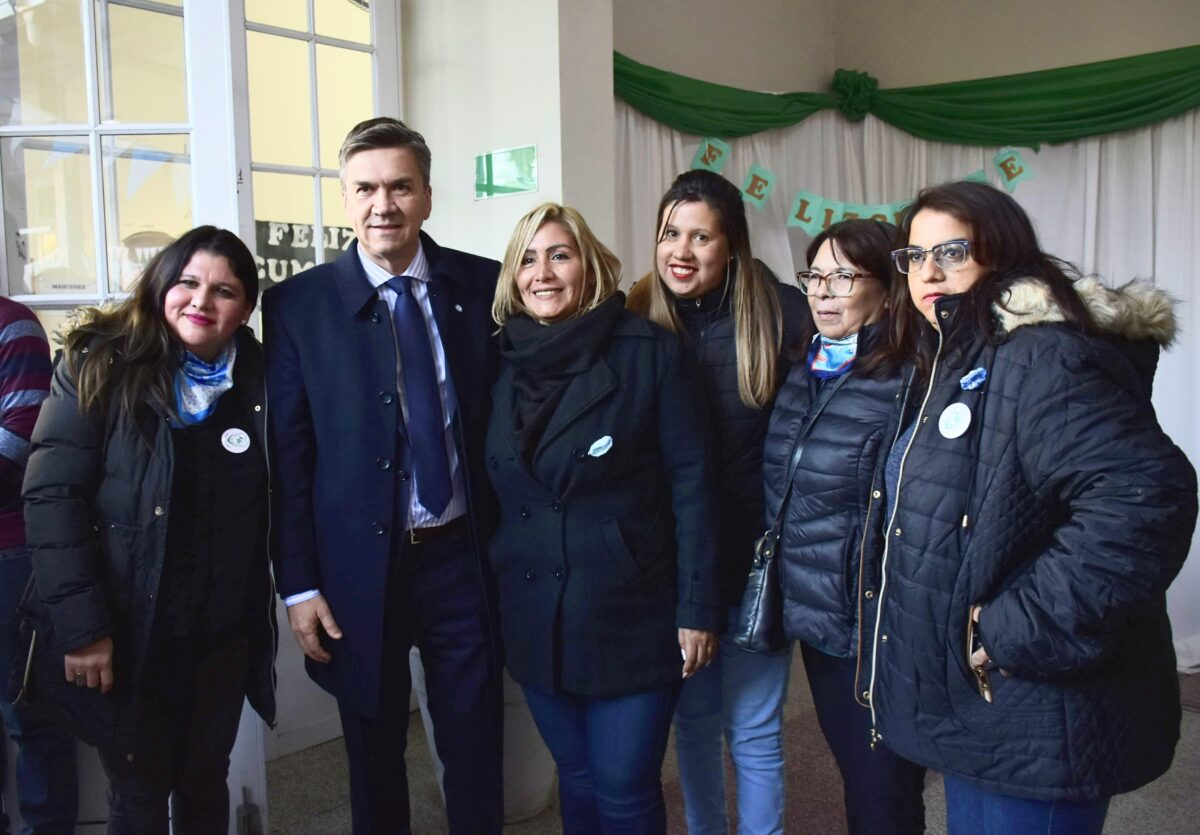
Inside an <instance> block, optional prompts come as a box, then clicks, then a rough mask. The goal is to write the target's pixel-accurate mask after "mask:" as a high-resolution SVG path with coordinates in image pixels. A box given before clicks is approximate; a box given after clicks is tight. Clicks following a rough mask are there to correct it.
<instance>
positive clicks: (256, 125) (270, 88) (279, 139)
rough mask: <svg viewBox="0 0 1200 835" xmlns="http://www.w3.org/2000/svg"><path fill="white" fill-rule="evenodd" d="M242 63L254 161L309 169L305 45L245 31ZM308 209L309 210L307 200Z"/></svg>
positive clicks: (309, 117) (309, 106)
mask: <svg viewBox="0 0 1200 835" xmlns="http://www.w3.org/2000/svg"><path fill="white" fill-rule="evenodd" d="M246 60H247V64H248V74H249V76H250V156H251V158H252V160H253V161H254V162H266V163H274V164H276V165H303V166H305V167H309V166H311V165H312V164H313V152H312V106H311V99H310V98H309V95H310V94H309V87H310V85H309V81H308V79H309V72H308V44H307V43H305V42H304V41H297V40H293V39H292V38H281V37H278V36H276V35H264V34H261V33H259V32H247V33H246ZM347 130H349V128H347ZM335 153H336V152H335ZM309 205H310V206H311V205H312V200H311V198H310V199H309ZM309 216H310V217H311V211H310V214H309Z"/></svg>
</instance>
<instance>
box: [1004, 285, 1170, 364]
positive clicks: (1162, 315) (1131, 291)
mask: <svg viewBox="0 0 1200 835" xmlns="http://www.w3.org/2000/svg"><path fill="white" fill-rule="evenodd" d="M1074 287H1075V292H1076V293H1078V294H1079V298H1080V299H1081V300H1082V301H1083V303H1084V305H1085V306H1086V307H1087V309H1088V312H1089V313H1090V314H1091V316H1092V321H1093V322H1094V323H1095V325H1096V328H1097V329H1098V330H1099V331H1100V332H1101V333H1104V334H1106V335H1108V336H1114V337H1122V338H1124V339H1127V340H1130V341H1132V342H1140V341H1142V340H1151V341H1153V342H1154V343H1156V344H1157V345H1159V346H1161V347H1163V348H1166V347H1168V346H1169V345H1170V344H1171V343H1172V342H1174V341H1175V335H1176V322H1175V305H1176V300H1175V299H1174V298H1173V297H1172V296H1171V294H1170V293H1167V292H1166V291H1165V290H1163V289H1161V288H1159V287H1156V286H1155V285H1154V284H1153V283H1152V282H1149V281H1146V280H1143V279H1135V280H1133V281H1130V282H1129V283H1128V284H1125V285H1123V286H1121V287H1107V286H1105V285H1104V284H1103V283H1101V281H1100V279H1098V278H1096V277H1095V276H1088V277H1087V278H1081V279H1079V280H1078V281H1076V282H1075V284H1074ZM992 309H993V310H994V311H995V313H996V317H997V319H998V320H999V322H1000V327H1001V328H1002V329H1003V330H1004V332H1005V333H1012V332H1013V331H1014V330H1016V329H1017V328H1019V327H1023V326H1025V325H1039V324H1045V323H1049V322H1062V321H1064V319H1065V317H1064V316H1063V313H1062V310H1061V309H1059V306H1058V304H1057V302H1055V300H1054V296H1053V295H1052V294H1051V293H1050V288H1049V287H1048V286H1047V285H1046V283H1045V282H1044V281H1041V280H1040V279H1037V278H1022V279H1018V280H1017V281H1016V282H1015V283H1014V284H1013V285H1012V286H1011V287H1010V288H1009V289H1008V290H1007V291H1006V293H1005V296H1004V299H1003V301H1001V302H997V303H995V304H994V305H992Z"/></svg>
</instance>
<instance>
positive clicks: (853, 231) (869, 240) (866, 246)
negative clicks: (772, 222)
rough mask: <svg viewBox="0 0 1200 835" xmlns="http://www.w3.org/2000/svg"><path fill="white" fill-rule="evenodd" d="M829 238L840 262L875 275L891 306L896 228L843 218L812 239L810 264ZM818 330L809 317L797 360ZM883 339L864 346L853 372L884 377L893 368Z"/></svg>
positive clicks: (807, 255) (798, 341)
mask: <svg viewBox="0 0 1200 835" xmlns="http://www.w3.org/2000/svg"><path fill="white" fill-rule="evenodd" d="M826 241H829V242H830V243H831V244H832V246H833V251H834V256H835V258H837V260H838V262H839V263H840V262H841V261H843V260H844V261H848V262H849V263H851V264H853V265H854V266H855V267H858V268H859V269H860V270H861V271H862V272H864V273H867V274H869V275H872V276H874V277H875V278H876V279H878V281H879V283H880V284H882V285H883V292H884V295H885V296H886V297H887V299H888V304H889V305H890V304H891V303H892V302H891V298H892V291H893V288H894V287H895V285H896V283H897V282H896V280H895V269H894V268H893V267H892V247H893V246H894V245H895V242H896V227H895V226H893V225H892V224H890V223H884V222H883V221H879V220H867V219H856V220H843V221H840V222H838V223H835V224H833V225H832V226H830V227H829V228H828V229H825V230H823V231H822V232H821V234H819V235H817V237H815V238H813V241H812V243H811V244H809V245H808V250H807V251H806V252H805V253H804V257H805V258H806V259H807V260H808V264H809V265H810V266H811V265H812V262H813V261H814V260H816V257H817V251H818V250H819V249H820V248H821V244H823V243H825V242H826ZM816 332H817V325H816V322H814V321H813V320H812V318H811V317H810V318H809V319H808V320H806V321H805V322H804V323H803V324H802V325H801V327H800V330H799V333H798V335H797V339H796V344H795V347H794V348H793V353H794V354H795V355H796V358H797V359H800V358H801V357H802V356H804V355H807V353H808V346H809V343H811V342H812V339H813V336H814V335H815V334H816ZM883 344H884V340H883V339H879V340H877V341H876V342H875V343H874V344H872V345H868V346H863V347H865V348H866V351H864V352H863V353H860V354H859V355H858V357H857V358H856V359H855V361H854V373H855V374H856V375H858V376H860V377H882V376H886V375H887V374H889V373H891V372H892V371H894V370H895V369H896V368H897V367H898V364H897V363H896V362H895V361H894V360H892V359H891V358H890V357H889V356H888V355H887V354H886V353H885V352H884V351H881V350H880V347H881V346H882V345H883Z"/></svg>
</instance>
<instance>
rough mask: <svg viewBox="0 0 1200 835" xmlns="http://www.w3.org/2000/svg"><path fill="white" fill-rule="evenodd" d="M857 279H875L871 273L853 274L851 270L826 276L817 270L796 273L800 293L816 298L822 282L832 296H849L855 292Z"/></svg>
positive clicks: (839, 271)
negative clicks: (855, 280)
mask: <svg viewBox="0 0 1200 835" xmlns="http://www.w3.org/2000/svg"><path fill="white" fill-rule="evenodd" d="M856 278H874V276H873V275H870V274H869V273H852V272H850V271H849V270H833V271H831V272H829V273H827V274H826V275H821V274H820V273H819V272H817V271H816V270H801V271H800V272H798V273H796V283H797V284H799V285H800V292H801V293H803V294H804V295H806V296H815V295H817V293H819V292H820V289H821V282H822V281H824V282H825V289H826V290H827V291H828V292H829V295H831V296H848V295H850V294H851V293H853V292H854V279H856Z"/></svg>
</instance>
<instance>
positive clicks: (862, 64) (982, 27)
mask: <svg viewBox="0 0 1200 835" xmlns="http://www.w3.org/2000/svg"><path fill="white" fill-rule="evenodd" d="M833 32H834V54H835V56H836V59H837V65H838V66H839V67H845V68H847V69H857V70H863V71H865V72H868V73H870V74H871V75H873V76H875V77H876V78H878V79H879V84H880V86H881V87H885V88H887V87H908V86H912V85H918V84H935V83H939V82H944V81H963V80H966V79H970V78H987V77H990V76H996V75H1008V74H1011V73H1021V72H1032V71H1035V70H1045V69H1051V68H1053V67H1065V66H1070V65H1072V64H1085V63H1089V62H1092V61H1105V60H1108V59H1110V58H1122V57H1125V56H1129V55H1140V54H1143V53H1147V52H1158V51H1160V50H1164V49H1174V48H1176V47H1181V46H1191V45H1193V44H1196V43H1200V3H1197V0H1145V2H1130V1H1129V0H1053V2H1046V0H1008V2H1004V3H989V2H984V0H953V1H952V0H905V2H903V3H897V2H895V0H845V2H842V3H840V4H839V6H838V10H837V12H836V14H835V15H834V18H833Z"/></svg>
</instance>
